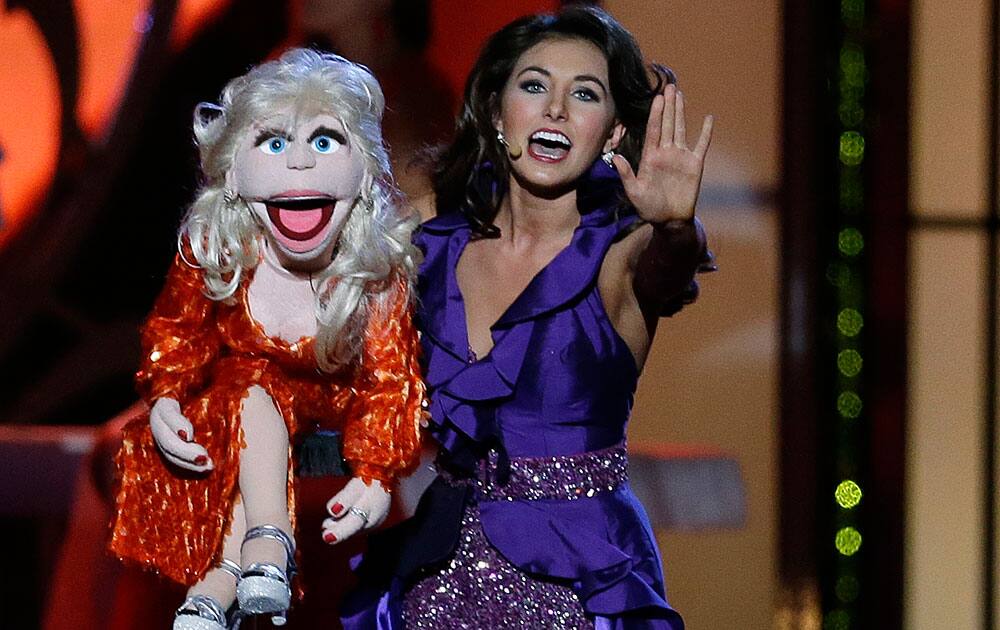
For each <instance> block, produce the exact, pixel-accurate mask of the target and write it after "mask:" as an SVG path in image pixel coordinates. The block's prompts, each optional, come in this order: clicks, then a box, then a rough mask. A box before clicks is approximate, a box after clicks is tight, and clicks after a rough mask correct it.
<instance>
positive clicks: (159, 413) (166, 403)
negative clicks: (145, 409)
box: [149, 398, 212, 472]
mask: <svg viewBox="0 0 1000 630" xmlns="http://www.w3.org/2000/svg"><path fill="white" fill-rule="evenodd" d="M149 429H150V431H152V433H153V441H154V442H156V446H157V447H158V448H159V449H160V452H161V453H163V456H164V457H166V458H167V461H169V462H170V463H171V464H173V465H175V466H178V467H180V468H183V469H185V470H193V471H195V472H204V471H206V470H212V459H211V458H210V457H209V456H208V451H206V450H205V448H204V447H203V446H201V445H200V444H197V443H196V442H195V441H194V428H193V427H192V426H191V422H189V421H188V419H187V418H185V417H184V414H182V413H181V406H180V404H179V403H178V402H177V401H176V400H174V399H173V398H158V399H157V400H156V402H155V403H153V408H152V409H150V410H149Z"/></svg>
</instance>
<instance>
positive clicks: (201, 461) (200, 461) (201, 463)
mask: <svg viewBox="0 0 1000 630" xmlns="http://www.w3.org/2000/svg"><path fill="white" fill-rule="evenodd" d="M194 463H195V465H197V466H204V465H205V464H207V463H208V458H207V457H205V456H204V455H199V456H198V457H195V458H194Z"/></svg>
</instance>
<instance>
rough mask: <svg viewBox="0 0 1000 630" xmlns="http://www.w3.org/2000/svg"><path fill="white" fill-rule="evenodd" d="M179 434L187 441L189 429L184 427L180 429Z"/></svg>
mask: <svg viewBox="0 0 1000 630" xmlns="http://www.w3.org/2000/svg"><path fill="white" fill-rule="evenodd" d="M177 435H179V436H180V437H181V439H182V440H184V441H185V442H187V441H188V434H187V431H185V430H184V429H181V430H180V431H178V432H177Z"/></svg>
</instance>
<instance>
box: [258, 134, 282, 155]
mask: <svg viewBox="0 0 1000 630" xmlns="http://www.w3.org/2000/svg"><path fill="white" fill-rule="evenodd" d="M287 146H288V141H287V140H285V139H284V138H282V137H281V136H271V137H270V138H268V139H266V140H264V141H263V142H261V143H260V144H259V145H258V148H259V149H260V150H261V151H263V152H264V153H267V154H268V155H278V154H279V153H281V152H282V151H284V150H285V147H287Z"/></svg>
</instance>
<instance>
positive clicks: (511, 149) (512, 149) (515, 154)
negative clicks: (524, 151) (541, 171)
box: [497, 130, 521, 160]
mask: <svg viewBox="0 0 1000 630" xmlns="http://www.w3.org/2000/svg"><path fill="white" fill-rule="evenodd" d="M497 141H498V142H500V144H502V145H503V147H504V148H505V149H507V155H509V156H510V159H512V160H516V159H517V158H519V157H521V147H519V146H517V145H516V144H515V145H513V146H511V145H510V143H509V142H507V138H505V137H504V135H503V132H502V131H499V130H498V131H497Z"/></svg>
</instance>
